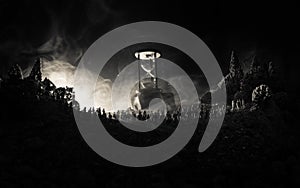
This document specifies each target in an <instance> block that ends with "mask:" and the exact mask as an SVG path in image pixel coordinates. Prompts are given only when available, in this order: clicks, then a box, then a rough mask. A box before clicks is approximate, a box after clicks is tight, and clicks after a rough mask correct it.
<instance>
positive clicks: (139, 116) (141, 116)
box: [137, 111, 143, 120]
mask: <svg viewBox="0 0 300 188" xmlns="http://www.w3.org/2000/svg"><path fill="white" fill-rule="evenodd" d="M137 118H138V120H142V118H143V115H142V112H141V111H139V115H138V116H137Z"/></svg>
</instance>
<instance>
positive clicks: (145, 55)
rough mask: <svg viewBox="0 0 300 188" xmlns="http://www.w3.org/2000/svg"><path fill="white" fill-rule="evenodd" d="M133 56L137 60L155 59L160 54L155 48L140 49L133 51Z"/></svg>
mask: <svg viewBox="0 0 300 188" xmlns="http://www.w3.org/2000/svg"><path fill="white" fill-rule="evenodd" d="M134 56H135V57H136V58H137V59H138V60H152V61H155V59H157V58H160V56H161V54H160V53H159V52H158V51H156V50H141V51H137V52H135V54H134Z"/></svg>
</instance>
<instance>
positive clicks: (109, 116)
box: [108, 112, 112, 120]
mask: <svg viewBox="0 0 300 188" xmlns="http://www.w3.org/2000/svg"><path fill="white" fill-rule="evenodd" d="M108 119H110V120H111V119H112V115H111V113H110V112H108Z"/></svg>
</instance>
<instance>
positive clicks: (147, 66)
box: [134, 50, 161, 91]
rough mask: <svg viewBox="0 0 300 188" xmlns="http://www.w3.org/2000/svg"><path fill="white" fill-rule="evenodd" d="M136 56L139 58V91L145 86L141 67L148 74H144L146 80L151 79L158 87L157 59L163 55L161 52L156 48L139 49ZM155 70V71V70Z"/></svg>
mask: <svg viewBox="0 0 300 188" xmlns="http://www.w3.org/2000/svg"><path fill="white" fill-rule="evenodd" d="M134 55H135V57H136V58H137V59H138V76H139V91H140V90H141V88H145V85H144V83H143V82H141V68H142V70H143V71H144V72H146V75H145V76H144V77H145V79H146V80H149V78H150V80H151V82H152V85H153V86H154V87H155V88H158V80H157V62H156V59H157V58H159V57H160V56H161V54H160V53H159V52H157V51H155V50H143V51H137V52H136V53H135V54H134ZM154 70H155V73H153V71H154Z"/></svg>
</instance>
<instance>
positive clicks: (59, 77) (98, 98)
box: [42, 60, 112, 111]
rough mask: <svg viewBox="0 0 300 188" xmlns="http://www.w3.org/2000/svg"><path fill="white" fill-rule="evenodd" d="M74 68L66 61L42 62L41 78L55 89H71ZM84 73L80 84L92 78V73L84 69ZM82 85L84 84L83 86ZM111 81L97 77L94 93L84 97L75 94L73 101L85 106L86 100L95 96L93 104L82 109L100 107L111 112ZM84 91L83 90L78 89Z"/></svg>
mask: <svg viewBox="0 0 300 188" xmlns="http://www.w3.org/2000/svg"><path fill="white" fill-rule="evenodd" d="M75 69H76V67H75V66H74V65H72V64H70V63H68V62H66V61H62V60H52V61H43V62H42V77H43V79H44V78H46V77H47V78H48V79H50V80H51V81H52V82H53V83H54V84H55V86H56V87H66V86H68V87H73V86H74V79H73V78H74V72H75ZM80 71H84V77H83V78H82V79H80V82H82V83H87V82H89V80H90V79H91V77H92V75H91V74H92V73H91V72H89V71H88V70H86V69H82V70H80ZM83 85H84V84H83ZM111 85H112V84H111V81H110V80H109V79H103V78H102V77H100V76H99V77H98V81H97V84H96V86H95V91H94V93H87V94H86V95H85V96H77V95H76V93H75V99H76V100H77V101H78V102H79V104H81V105H82V104H87V103H86V102H85V101H86V98H88V97H93V95H95V97H94V98H95V101H94V102H95V103H94V104H93V105H89V106H85V105H84V106H81V109H82V108H83V107H87V108H89V107H95V108H97V107H101V108H105V109H107V111H110V110H112V107H111V106H112V105H111ZM80 89H84V88H80Z"/></svg>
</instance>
